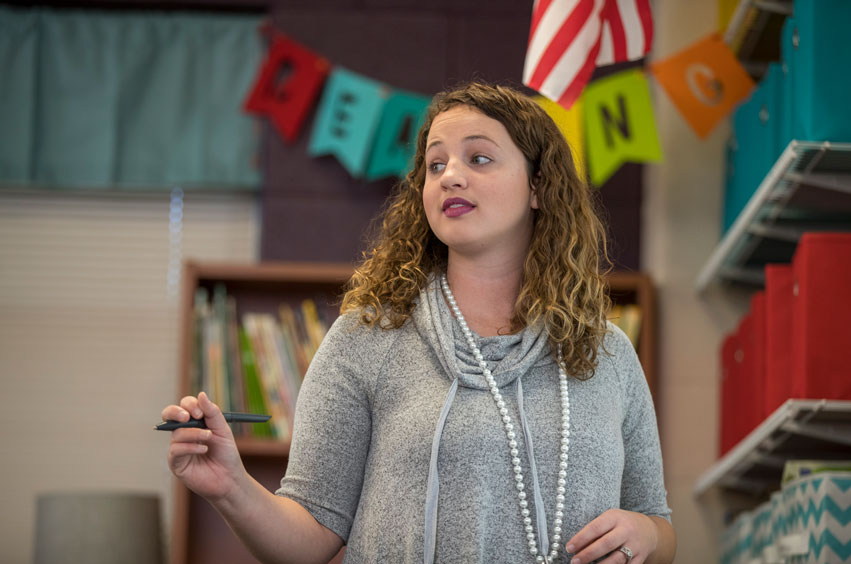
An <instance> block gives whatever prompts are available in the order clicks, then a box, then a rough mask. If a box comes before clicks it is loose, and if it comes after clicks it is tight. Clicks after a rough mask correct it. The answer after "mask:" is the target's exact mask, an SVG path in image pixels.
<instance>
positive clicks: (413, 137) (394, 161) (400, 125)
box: [366, 91, 430, 180]
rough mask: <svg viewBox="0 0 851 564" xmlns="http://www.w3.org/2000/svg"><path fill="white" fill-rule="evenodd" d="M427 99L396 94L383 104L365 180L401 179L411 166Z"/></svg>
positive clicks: (404, 93)
mask: <svg viewBox="0 0 851 564" xmlns="http://www.w3.org/2000/svg"><path fill="white" fill-rule="evenodd" d="M429 102H430V98H428V97H426V96H420V95H419V94H409V93H407V92H402V91H396V92H393V94H392V95H391V96H390V99H389V100H387V102H386V103H385V104H384V111H383V112H382V113H381V122H380V123H379V124H378V131H377V132H376V134H375V144H374V145H373V147H372V155H371V156H370V159H369V167H368V168H367V171H366V177H367V179H368V180H375V179H377V178H381V177H382V176H390V175H395V176H399V177H402V176H405V174H406V173H407V172H408V168H409V167H410V166H411V164H412V163H411V159H412V158H413V156H414V151H415V149H416V147H415V145H416V142H417V133H418V132H419V130H420V127H421V126H422V124H423V121H424V120H425V113H426V109H427V108H428V104H429Z"/></svg>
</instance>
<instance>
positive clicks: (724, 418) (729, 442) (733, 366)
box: [718, 331, 743, 456]
mask: <svg viewBox="0 0 851 564" xmlns="http://www.w3.org/2000/svg"><path fill="white" fill-rule="evenodd" d="M742 354H743V353H742V349H741V346H739V335H738V333H737V332H736V331H733V332H732V333H729V334H728V335H727V337H725V339H724V342H723V343H722V345H721V413H720V420H719V423H720V425H719V427H720V428H719V431H720V433H719V436H720V441H719V444H718V447H719V448H718V450H719V455H720V456H724V455H725V454H726V453H727V451H728V450H730V449H731V448H733V447H734V446H735V445H736V443H737V442H739V439H740V438H741V436H740V431H739V428H738V427H741V425H738V426H737V423H738V422H739V418H738V417H737V414H738V411H739V409H738V405H737V402H736V399H737V392H738V390H739V378H738V376H739V374H740V373H741V370H740V369H739V367H740V365H741V361H742Z"/></svg>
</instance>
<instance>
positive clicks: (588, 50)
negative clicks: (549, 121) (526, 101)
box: [523, 0, 653, 107]
mask: <svg viewBox="0 0 851 564" xmlns="http://www.w3.org/2000/svg"><path fill="white" fill-rule="evenodd" d="M652 40H653V19H652V15H651V12H650V5H649V0H536V1H535V4H534V7H533V9H532V25H531V27H530V30H529V46H528V49H527V51H526V62H525V65H524V69H523V83H524V84H526V85H527V86H529V87H530V88H533V89H535V90H537V91H538V92H540V93H541V94H543V95H545V96H547V97H548V98H550V99H552V100H556V101H557V102H559V103H560V104H561V105H563V106H565V107H570V105H571V104H573V102H575V101H576V99H577V98H579V95H580V94H581V93H582V90H583V88H585V85H586V84H587V83H588V80H589V79H590V78H591V74H592V73H593V72H594V68H595V67H596V66H599V65H607V64H612V63H616V62H621V61H629V60H634V59H639V58H641V57H643V56H644V55H645V54H646V53H647V52H648V51H649V50H650V46H651V43H652Z"/></svg>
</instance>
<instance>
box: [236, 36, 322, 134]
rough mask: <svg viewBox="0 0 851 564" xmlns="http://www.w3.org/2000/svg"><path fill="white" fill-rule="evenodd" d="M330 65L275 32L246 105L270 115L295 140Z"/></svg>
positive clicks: (249, 109) (262, 113)
mask: <svg viewBox="0 0 851 564" xmlns="http://www.w3.org/2000/svg"><path fill="white" fill-rule="evenodd" d="M330 69H331V65H330V64H329V63H328V61H327V60H326V59H323V58H322V57H319V56H317V55H315V54H314V53H312V52H310V51H308V50H307V49H305V48H304V47H302V46H301V45H299V44H298V43H296V42H294V41H292V40H291V39H289V38H287V37H286V36H285V35H283V34H281V33H273V34H272V45H271V46H270V47H269V54H268V55H267V57H266V61H265V62H264V63H263V66H262V67H261V69H260V74H259V76H258V77H257V80H256V82H255V83H254V87H253V88H252V90H251V93H250V94H249V95H248V98H246V100H245V104H244V106H243V107H244V108H245V111H247V112H250V113H255V114H260V115H267V116H269V118H270V119H271V120H272V123H273V124H274V125H275V127H276V128H277V129H278V131H279V132H280V133H281V135H282V136H283V137H284V139H286V140H287V141H289V142H293V141H295V139H296V137H297V136H298V133H299V131H300V130H301V125H302V123H303V122H304V118H305V117H307V112H308V110H310V107H311V105H312V103H313V101H314V100H315V99H316V97H317V95H318V93H319V89H320V88H322V83H323V82H324V81H325V77H326V76H327V75H328V72H329V70H330Z"/></svg>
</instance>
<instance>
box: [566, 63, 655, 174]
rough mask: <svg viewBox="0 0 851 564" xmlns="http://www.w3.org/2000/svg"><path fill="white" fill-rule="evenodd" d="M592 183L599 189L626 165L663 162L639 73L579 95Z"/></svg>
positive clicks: (608, 80)
mask: <svg viewBox="0 0 851 564" xmlns="http://www.w3.org/2000/svg"><path fill="white" fill-rule="evenodd" d="M582 103H583V105H584V108H585V130H586V139H587V147H588V168H589V171H590V174H591V182H592V183H593V184H594V185H595V186H602V185H603V183H605V182H606V180H608V179H609V177H610V176H611V175H612V174H614V173H615V172H616V171H617V170H618V168H620V166H621V165H622V164H623V163H625V162H647V161H659V160H661V159H662V149H661V147H660V146H659V138H658V136H657V135H656V123H655V122H654V119H653V106H652V105H651V103H650V91H649V89H648V88H647V80H646V79H645V77H644V73H642V72H641V71H640V70H637V69H636V70H629V71H624V72H620V73H617V74H613V75H611V76H608V77H606V78H603V79H600V80H596V81H594V82H592V83H591V84H590V85H589V86H588V88H587V89H586V90H585V93H584V94H583V96H582Z"/></svg>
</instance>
